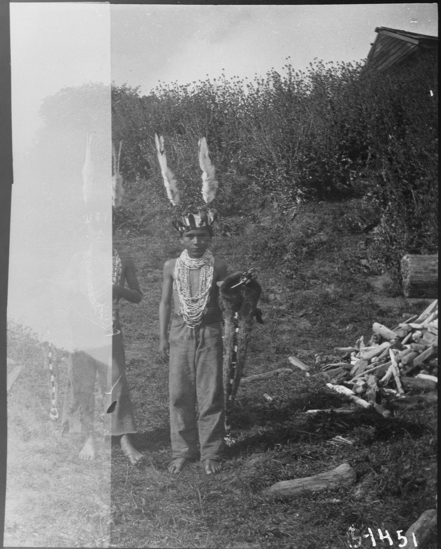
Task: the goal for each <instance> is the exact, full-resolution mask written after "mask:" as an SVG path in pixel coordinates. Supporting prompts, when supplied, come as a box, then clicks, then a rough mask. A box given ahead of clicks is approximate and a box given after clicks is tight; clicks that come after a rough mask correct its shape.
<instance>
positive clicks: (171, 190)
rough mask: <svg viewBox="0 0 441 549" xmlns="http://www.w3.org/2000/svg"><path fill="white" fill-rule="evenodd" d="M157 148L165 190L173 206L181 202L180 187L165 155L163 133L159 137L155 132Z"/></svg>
mask: <svg viewBox="0 0 441 549" xmlns="http://www.w3.org/2000/svg"><path fill="white" fill-rule="evenodd" d="M155 143H156V150H157V151H158V160H159V166H160V167H161V174H162V179H163V180H164V186H165V190H166V191H167V196H168V198H169V200H170V202H171V203H172V204H173V206H176V205H177V204H178V203H179V189H178V183H177V181H176V177H175V176H174V174H173V172H172V171H171V170H170V168H169V167H168V166H167V157H166V156H165V149H164V138H163V137H162V135H160V136H159V137H158V136H157V135H156V133H155Z"/></svg>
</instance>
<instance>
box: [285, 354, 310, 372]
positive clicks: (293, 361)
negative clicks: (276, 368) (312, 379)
mask: <svg viewBox="0 0 441 549" xmlns="http://www.w3.org/2000/svg"><path fill="white" fill-rule="evenodd" d="M288 360H289V361H290V362H291V364H292V365H293V366H297V368H300V369H301V370H303V371H304V372H309V370H310V369H311V366H308V365H307V364H305V363H304V362H302V361H301V360H300V359H299V358H297V357H296V356H289V357H288Z"/></svg>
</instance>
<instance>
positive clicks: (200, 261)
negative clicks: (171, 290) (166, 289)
mask: <svg viewBox="0 0 441 549" xmlns="http://www.w3.org/2000/svg"><path fill="white" fill-rule="evenodd" d="M213 265H214V257H213V254H212V253H211V252H210V250H207V251H206V252H205V253H204V255H203V256H202V257H200V258H191V257H189V255H188V253H187V250H184V251H183V252H182V253H181V255H180V256H179V257H178V259H177V260H176V265H175V272H174V278H175V282H174V286H175V288H176V291H177V292H178V296H179V303H180V305H181V306H180V308H179V311H178V314H180V315H182V316H183V317H184V320H185V322H186V323H187V326H188V327H189V328H195V327H196V326H198V325H199V324H200V323H201V319H202V315H203V313H204V310H205V307H206V305H207V302H208V299H209V297H210V290H211V285H212V282H213V271H214V268H213ZM196 269H200V271H201V272H200V274H199V288H198V291H197V292H196V294H195V295H194V296H192V295H191V291H190V270H196Z"/></svg>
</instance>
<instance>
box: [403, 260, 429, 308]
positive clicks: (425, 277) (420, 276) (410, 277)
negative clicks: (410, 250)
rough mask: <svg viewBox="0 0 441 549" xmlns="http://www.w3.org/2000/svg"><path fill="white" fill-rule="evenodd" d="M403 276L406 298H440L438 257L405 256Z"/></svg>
mask: <svg viewBox="0 0 441 549" xmlns="http://www.w3.org/2000/svg"><path fill="white" fill-rule="evenodd" d="M401 276H402V279H403V293H404V295H405V296H406V297H426V298H427V297H429V298H430V297H438V256H437V255H411V254H408V255H405V256H404V257H403V259H402V260H401Z"/></svg>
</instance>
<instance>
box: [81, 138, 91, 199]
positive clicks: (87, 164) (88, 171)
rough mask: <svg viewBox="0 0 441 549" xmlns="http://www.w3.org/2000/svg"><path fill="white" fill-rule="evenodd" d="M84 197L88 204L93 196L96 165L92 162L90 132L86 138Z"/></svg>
mask: <svg viewBox="0 0 441 549" xmlns="http://www.w3.org/2000/svg"><path fill="white" fill-rule="evenodd" d="M81 174H82V176H83V187H82V190H83V199H84V202H85V203H86V204H87V203H88V202H90V200H91V198H92V189H93V176H94V166H93V162H92V134H88V135H87V138H86V157H85V159H84V164H83V170H82V173H81Z"/></svg>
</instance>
